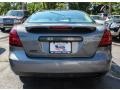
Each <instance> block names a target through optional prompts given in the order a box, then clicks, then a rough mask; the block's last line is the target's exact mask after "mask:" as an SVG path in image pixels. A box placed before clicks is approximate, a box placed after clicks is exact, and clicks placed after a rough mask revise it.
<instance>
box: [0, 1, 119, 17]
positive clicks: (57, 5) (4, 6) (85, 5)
mask: <svg viewBox="0 0 120 90" xmlns="http://www.w3.org/2000/svg"><path fill="white" fill-rule="evenodd" d="M101 4H103V5H109V4H110V5H111V13H112V14H120V2H112V3H109V2H70V3H69V4H68V5H69V9H74V10H83V11H85V12H87V13H89V14H97V13H98V9H97V8H96V6H98V5H101ZM23 8H24V9H27V10H28V11H29V12H30V13H31V14H32V13H34V12H36V11H41V10H50V9H66V3H64V2H32V3H22V2H0V15H2V14H6V12H7V11H8V10H11V9H23ZM108 10H109V9H107V11H108Z"/></svg>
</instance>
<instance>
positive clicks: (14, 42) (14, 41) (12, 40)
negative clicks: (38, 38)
mask: <svg viewBox="0 0 120 90" xmlns="http://www.w3.org/2000/svg"><path fill="white" fill-rule="evenodd" d="M9 44H10V45H11V46H17V47H22V43H21V41H20V39H19V36H18V34H17V32H16V30H15V29H12V30H11V31H10V35H9Z"/></svg>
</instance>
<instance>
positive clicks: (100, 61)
mask: <svg viewBox="0 0 120 90" xmlns="http://www.w3.org/2000/svg"><path fill="white" fill-rule="evenodd" d="M9 60H10V65H11V68H12V70H13V71H14V72H15V73H16V74H18V75H21V76H23V75H27V76H28V75H37V74H39V75H44V74H46V75H47V74H54V75H56V74H59V75H61V74H70V73H73V74H88V73H103V72H107V71H109V69H110V65H111V56H110V55H108V54H107V55H106V54H104V53H97V54H96V55H95V56H94V57H91V58H28V57H27V56H26V55H25V53H24V51H20V52H19V53H18V52H17V53H15V52H14V53H10V59H9Z"/></svg>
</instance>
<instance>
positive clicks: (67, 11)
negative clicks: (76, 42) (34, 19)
mask: <svg viewBox="0 0 120 90" xmlns="http://www.w3.org/2000/svg"><path fill="white" fill-rule="evenodd" d="M39 12H58V13H80V12H81V13H86V12H84V11H82V10H43V11H37V12H35V13H39Z"/></svg>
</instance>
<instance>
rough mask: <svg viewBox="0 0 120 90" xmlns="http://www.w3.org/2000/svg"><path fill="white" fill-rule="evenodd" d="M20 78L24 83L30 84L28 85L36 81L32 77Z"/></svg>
mask: <svg viewBox="0 0 120 90" xmlns="http://www.w3.org/2000/svg"><path fill="white" fill-rule="evenodd" d="M19 78H20V80H21V81H22V82H23V83H28V84H29V83H32V82H35V81H36V79H35V77H31V76H19Z"/></svg>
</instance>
